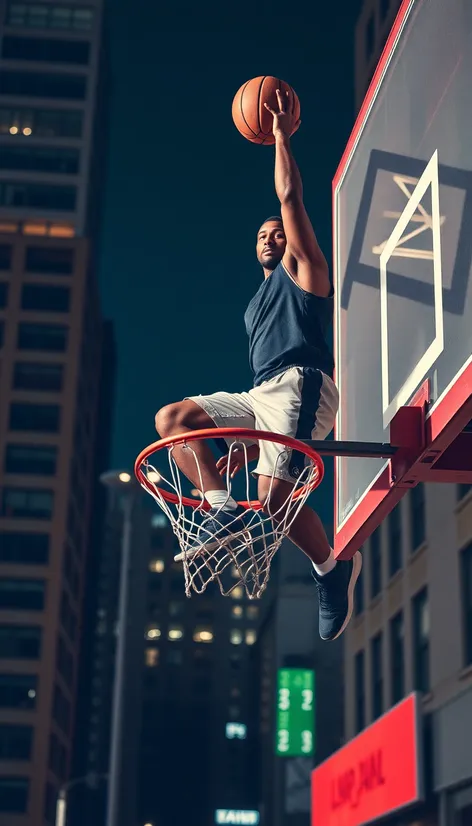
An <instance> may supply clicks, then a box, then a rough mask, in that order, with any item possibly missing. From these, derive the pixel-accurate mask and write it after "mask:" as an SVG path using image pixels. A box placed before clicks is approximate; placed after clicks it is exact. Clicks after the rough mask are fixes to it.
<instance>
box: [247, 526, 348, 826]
mask: <svg viewBox="0 0 472 826" xmlns="http://www.w3.org/2000/svg"><path fill="white" fill-rule="evenodd" d="M279 555H280V558H279V564H278V567H277V571H276V572H275V574H274V577H275V581H274V589H273V592H272V595H273V599H272V601H271V603H270V607H269V608H268V610H267V613H266V615H265V618H264V621H263V623H262V626H261V628H260V635H259V639H258V641H257V644H256V647H255V650H254V655H255V656H254V663H253V665H254V674H255V679H254V687H255V691H256V695H257V699H256V708H255V709H254V723H253V725H254V728H255V729H256V737H255V738H254V740H255V746H256V748H255V760H254V762H253V766H252V768H253V772H254V775H255V779H256V788H257V796H256V803H257V806H256V808H257V809H258V810H259V811H260V815H261V824H262V826H266V824H273V826H302V824H305V823H306V821H307V818H308V817H309V813H310V809H311V795H310V777H311V771H312V769H313V767H314V766H315V765H317V764H319V763H320V762H322V761H323V760H325V759H326V758H327V757H329V756H330V755H331V754H332V753H333V752H334V751H335V750H336V749H338V748H339V746H340V744H341V741H342V736H343V685H342V643H341V641H335V642H331V643H326V642H323V641H322V640H321V639H320V636H319V633H318V600H317V594H316V587H315V583H314V581H313V573H312V566H311V563H310V562H309V560H308V559H307V558H306V557H304V556H303V554H301V553H300V551H299V550H298V549H297V548H295V547H294V546H293V545H292V544H291V543H290V542H288V541H287V542H286V543H284V545H283V546H282V548H281V549H280V551H279ZM286 680H289V682H288V683H287V682H285V681H286ZM302 680H303V681H305V682H304V683H303V685H302V682H301V681H302ZM297 682H299V683H300V690H299V692H298V694H297Z"/></svg>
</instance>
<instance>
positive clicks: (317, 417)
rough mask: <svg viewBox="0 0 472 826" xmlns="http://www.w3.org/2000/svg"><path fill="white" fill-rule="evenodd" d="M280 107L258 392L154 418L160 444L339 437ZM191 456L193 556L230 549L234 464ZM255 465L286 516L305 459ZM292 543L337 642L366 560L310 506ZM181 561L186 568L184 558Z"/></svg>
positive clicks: (258, 314) (321, 308)
mask: <svg viewBox="0 0 472 826" xmlns="http://www.w3.org/2000/svg"><path fill="white" fill-rule="evenodd" d="M277 102H278V106H277V109H276V110H273V109H271V108H270V107H269V106H267V109H268V110H269V112H271V114H272V116H273V132H274V136H275V188H276V192H277V196H278V198H279V200H280V206H281V217H272V218H268V219H267V220H266V221H265V222H264V223H263V224H262V226H261V227H260V229H259V232H258V234H257V245H256V253H257V259H258V261H259V264H260V265H261V266H262V269H263V273H264V281H263V282H262V284H261V286H260V287H259V289H258V291H257V293H256V295H255V296H254V298H253V299H252V301H251V302H250V303H249V306H248V308H247V311H246V314H245V323H246V329H247V332H248V336H249V351H250V364H251V368H252V370H253V373H254V387H253V389H252V390H250V391H249V392H248V393H246V392H244V393H236V394H232V393H226V392H221V393H214V394H213V395H210V396H194V397H191V398H187V399H185V400H184V401H181V402H177V403H174V404H170V405H167V406H166V407H164V408H162V409H161V410H159V412H158V413H157V415H156V429H157V432H158V433H159V435H160V436H161V437H162V438H164V437H166V436H173V435H177V434H181V433H185V431H187V430H197V429H200V428H210V427H247V428H251V429H259V430H270V431H274V432H276V433H283V434H286V435H287V436H292V437H296V438H299V439H310V438H313V439H324V438H326V436H328V434H329V433H330V431H331V430H332V428H333V425H334V419H335V415H336V412H337V408H338V392H337V389H336V386H335V384H334V382H333V380H332V378H331V375H332V372H333V367H334V365H333V359H332V356H331V353H330V351H329V349H328V347H327V344H326V341H325V334H326V331H327V329H328V326H329V324H330V322H331V320H332V313H333V301H332V295H333V291H332V287H331V283H330V279H329V273H328V266H327V263H326V260H325V258H324V256H323V253H322V252H321V250H320V248H319V246H318V243H317V240H316V237H315V233H314V231H313V228H312V226H311V223H310V220H309V218H308V215H307V213H306V211H305V207H304V204H303V193H302V182H301V178H300V173H299V171H298V168H297V165H296V163H295V160H294V158H293V155H292V152H291V149H290V139H289V135H290V134H291V133H292V132H293V126H294V124H293V123H292V121H291V116H290V115H289V113H288V111H287V109H288V108H289V107H288V106H287V105H286V100H285V99H284V98H283V96H282V94H281V93H280V91H278V92H277ZM298 125H299V124H296V125H295V126H296V127H298ZM192 449H193V451H194V452H195V454H196V456H197V458H198V463H199V466H200V472H201V477H200V476H199V475H198V472H197V467H196V462H195V459H194V456H193V453H192V452H191V451H188V450H186V449H185V448H184V447H176V448H175V449H174V453H173V456H174V458H175V461H176V462H177V464H178V466H179V468H180V469H181V471H182V472H183V473H184V474H185V475H186V476H187V478H188V479H189V480H190V481H191V482H192V484H193V485H195V487H198V488H200V489H201V487H202V486H203V490H204V492H205V498H206V500H207V501H208V503H209V505H210V506H211V510H210V512H209V516H208V517H207V518H206V519H205V520H204V521H203V522H202V525H201V526H200V529H199V531H200V535H199V539H200V543H198V546H197V545H196V546H195V550H194V553H199V552H200V553H201V552H202V544H204V545H205V547H207V548H210V547H211V548H215V547H216V546H217V545H218V544H219V541H223V540H226V541H228V537H230V536H231V535H234V534H235V533H240V532H241V531H242V530H244V511H243V509H242V508H241V507H240V506H239V505H238V504H237V502H236V501H235V500H234V499H233V498H232V497H231V496H229V495H228V491H227V489H226V485H225V482H224V480H223V478H222V476H224V475H225V472H226V469H227V463H228V458H227V457H226V456H225V457H223V458H221V459H220V460H219V461H218V463H217V462H216V460H215V457H214V455H213V453H212V451H211V449H210V447H209V445H208V443H206V442H202V441H197V442H193V444H192ZM248 458H249V459H258V464H257V467H256V469H255V473H256V474H257V477H258V496H259V500H260V502H261V503H262V505H263V507H264V509H265V510H266V512H270V513H271V514H272V515H273V514H274V513H275V512H276V511H277V510H278V509H279V508H283V506H284V503H285V502H286V501H287V497H288V496H289V494H290V491H291V489H292V488H293V485H294V482H295V480H296V479H297V476H298V474H299V473H300V456H299V455H297V454H295V453H293V452H292V451H289V450H287V449H286V448H284V447H283V446H281V445H277V444H275V443H273V442H265V441H262V442H261V443H260V446H259V445H253V446H251V447H250V448H249V450H248ZM230 461H231V466H230V468H229V471H230V473H231V475H232V476H233V475H234V474H235V473H236V472H237V470H238V469H239V467H241V466H242V465H243V464H244V461H245V458H244V453H243V451H242V450H239V451H235V452H234V453H232V456H231V460H230ZM302 461H303V459H302ZM297 464H298V465H299V467H298V468H297V467H296V465H297ZM274 468H275V479H274V480H272V475H273V473H274ZM270 486H271V487H270ZM269 489H270V502H269V501H268V498H269V497H268V494H269ZM281 513H283V511H281ZM279 518H280V517H279ZM289 537H290V539H291V540H292V542H294V543H295V545H297V546H298V547H299V548H300V549H301V550H302V551H303V552H304V553H305V554H306V555H307V556H308V557H309V558H310V560H311V561H312V563H313V575H314V579H315V582H316V585H317V588H318V595H319V630H320V636H321V637H322V639H325V640H334V639H336V638H337V637H339V635H340V634H342V632H343V631H344V629H345V627H346V625H347V624H348V622H349V619H350V617H351V614H352V608H353V593H354V586H355V583H356V580H357V578H358V576H359V573H360V570H361V566H362V558H361V555H360V554H359V553H357V554H355V556H354V557H353V559H352V560H350V561H348V562H341V561H338V562H337V561H336V560H335V558H334V553H333V550H332V548H331V547H330V545H329V542H328V539H327V536H326V534H325V531H324V529H323V526H322V523H321V520H320V518H319V517H318V516H317V514H316V513H315V512H314V511H313V510H312V509H311V508H310V507H308V506H307V505H304V507H303V508H302V509H301V510H300V512H299V514H298V515H297V516H296V518H295V520H294V521H293V524H292V526H291V528H290V532H289ZM190 554H192V549H190V551H189V552H188V554H187V555H190ZM176 558H177V559H178V558H180V559H182V554H180V555H179V557H176Z"/></svg>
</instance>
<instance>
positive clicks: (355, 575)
mask: <svg viewBox="0 0 472 826" xmlns="http://www.w3.org/2000/svg"><path fill="white" fill-rule="evenodd" d="M361 570H362V554H361V553H360V551H356V553H355V554H354V556H353V557H352V571H351V578H350V580H349V585H348V586H347V614H346V619H345V620H344V622H343V624H342V626H341V628H340V629H339V631H338V633H337V634H335V636H334V637H329V638H328V641H329V642H332V641H333V640H337V639H338V637H340V636H341V634H342V633H343V631H345V629H346V628H347V626H348V625H349V622H350V620H351V617H352V612H353V611H354V588H355V587H356V582H357V580H358V579H359V574H360V572H361Z"/></svg>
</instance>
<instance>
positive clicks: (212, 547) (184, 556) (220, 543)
mask: <svg viewBox="0 0 472 826" xmlns="http://www.w3.org/2000/svg"><path fill="white" fill-rule="evenodd" d="M241 536H244V537H245V539H246V542H247V541H248V536H249V537H250V533H249V531H238V533H232V534H230V535H229V536H227V537H226V538H225V539H221V540H215V541H214V542H207V543H206V544H205V545H202V546H201V548H197V549H196V550H194V551H193V550H189V551H185V552H184V551H182V552H181V553H180V554H177V556H174V562H183V561H184V560H191V559H194V558H195V557H196V556H199V555H200V554H204V553H211V552H212V551H216V550H217V548H226V546H227V545H230V544H231V542H232V541H233V540H234V539H238V538H239V537H241Z"/></svg>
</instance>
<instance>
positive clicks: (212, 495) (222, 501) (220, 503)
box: [205, 490, 238, 511]
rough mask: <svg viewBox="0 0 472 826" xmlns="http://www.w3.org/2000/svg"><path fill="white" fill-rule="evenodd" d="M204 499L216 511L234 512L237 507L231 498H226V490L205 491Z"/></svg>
mask: <svg viewBox="0 0 472 826" xmlns="http://www.w3.org/2000/svg"><path fill="white" fill-rule="evenodd" d="M205 499H206V500H207V502H208V503H209V504H210V505H211V507H212V508H218V510H223V511H234V510H235V509H236V508H237V507H238V503H237V502H236V501H235V500H234V499H233V497H232V496H228V491H227V490H207V491H205Z"/></svg>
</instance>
